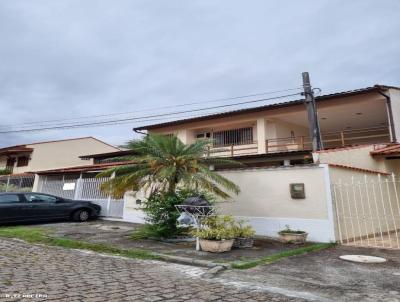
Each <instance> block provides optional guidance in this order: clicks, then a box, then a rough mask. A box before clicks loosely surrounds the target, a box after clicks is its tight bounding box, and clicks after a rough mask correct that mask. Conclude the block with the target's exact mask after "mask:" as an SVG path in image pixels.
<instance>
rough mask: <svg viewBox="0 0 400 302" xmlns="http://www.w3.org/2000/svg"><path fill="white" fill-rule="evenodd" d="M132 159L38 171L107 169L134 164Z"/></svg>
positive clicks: (60, 171) (48, 172) (42, 172)
mask: <svg viewBox="0 0 400 302" xmlns="http://www.w3.org/2000/svg"><path fill="white" fill-rule="evenodd" d="M132 163H133V162H132V161H124V162H115V163H103V164H94V165H85V166H75V167H67V168H60V169H51V170H44V171H36V172H35V173H37V174H63V173H74V172H75V173H80V172H92V171H93V172H95V171H99V170H100V171H101V170H106V169H109V168H113V167H118V166H123V165H127V164H132Z"/></svg>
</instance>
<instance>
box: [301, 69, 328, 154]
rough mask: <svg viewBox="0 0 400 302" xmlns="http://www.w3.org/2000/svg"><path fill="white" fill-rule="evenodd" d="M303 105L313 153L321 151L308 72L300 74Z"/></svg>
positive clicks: (319, 134) (315, 108)
mask: <svg viewBox="0 0 400 302" xmlns="http://www.w3.org/2000/svg"><path fill="white" fill-rule="evenodd" d="M302 77H303V87H304V97H305V104H306V108H307V115H308V128H309V131H310V138H311V143H312V149H313V151H318V150H322V149H323V146H322V139H321V130H320V128H319V121H318V114H317V107H316V106H315V99H314V92H313V90H312V88H311V83H310V76H309V74H308V72H303V73H302Z"/></svg>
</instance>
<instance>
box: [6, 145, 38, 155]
mask: <svg viewBox="0 0 400 302" xmlns="http://www.w3.org/2000/svg"><path fill="white" fill-rule="evenodd" d="M32 151H33V149H32V148H27V147H25V146H24V145H21V146H12V147H6V148H1V149H0V155H11V154H17V153H28V152H29V153H30V152H32Z"/></svg>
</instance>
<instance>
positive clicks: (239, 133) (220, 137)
mask: <svg viewBox="0 0 400 302" xmlns="http://www.w3.org/2000/svg"><path fill="white" fill-rule="evenodd" d="M213 139H214V146H217V147H218V146H229V145H246V144H252V143H253V128H252V127H247V128H240V129H231V130H224V131H217V132H214V133H213Z"/></svg>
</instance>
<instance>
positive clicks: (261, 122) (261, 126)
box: [257, 117, 267, 154]
mask: <svg viewBox="0 0 400 302" xmlns="http://www.w3.org/2000/svg"><path fill="white" fill-rule="evenodd" d="M266 132H267V121H266V120H265V118H263V117H261V118H258V119H257V145H258V154H265V153H267V149H266V145H265V141H266V139H267V134H266Z"/></svg>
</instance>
